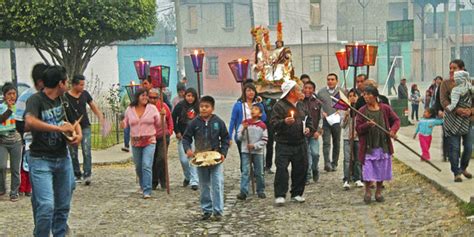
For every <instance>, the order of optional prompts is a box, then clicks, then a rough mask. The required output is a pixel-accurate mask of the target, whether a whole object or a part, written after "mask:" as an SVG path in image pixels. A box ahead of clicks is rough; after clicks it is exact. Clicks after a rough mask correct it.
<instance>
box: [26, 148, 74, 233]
mask: <svg viewBox="0 0 474 237" xmlns="http://www.w3.org/2000/svg"><path fill="white" fill-rule="evenodd" d="M28 165H29V168H30V181H31V186H32V188H33V190H32V191H33V192H32V196H31V204H32V207H33V217H34V223H35V229H34V235H35V236H49V234H50V232H52V234H53V236H65V235H66V226H67V219H68V216H69V210H70V208H71V197H72V184H73V183H74V181H73V179H72V178H71V177H72V172H73V171H72V163H71V160H70V159H69V158H68V157H59V158H47V157H32V156H30V157H29V158H28Z"/></svg>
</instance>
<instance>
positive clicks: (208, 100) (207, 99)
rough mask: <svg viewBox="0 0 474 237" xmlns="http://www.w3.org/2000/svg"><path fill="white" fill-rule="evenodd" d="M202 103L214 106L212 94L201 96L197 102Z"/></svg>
mask: <svg viewBox="0 0 474 237" xmlns="http://www.w3.org/2000/svg"><path fill="white" fill-rule="evenodd" d="M202 103H208V104H210V105H211V106H212V108H214V105H215V103H216V101H215V100H214V98H212V96H208V95H206V96H203V97H201V100H200V101H199V104H202Z"/></svg>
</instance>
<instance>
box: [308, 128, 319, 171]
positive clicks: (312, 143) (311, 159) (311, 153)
mask: <svg viewBox="0 0 474 237" xmlns="http://www.w3.org/2000/svg"><path fill="white" fill-rule="evenodd" d="M312 177H319V139H314V137H310V138H308V173H307V180H310V179H311V178H312Z"/></svg>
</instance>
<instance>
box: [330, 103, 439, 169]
mask: <svg viewBox="0 0 474 237" xmlns="http://www.w3.org/2000/svg"><path fill="white" fill-rule="evenodd" d="M332 99H333V100H336V101H339V100H338V99H337V98H334V97H332ZM341 101H342V102H344V104H346V105H347V106H349V108H350V109H351V110H353V111H354V112H356V113H357V114H359V115H360V116H361V117H362V118H364V119H365V120H367V121H372V120H371V119H370V118H369V117H367V116H365V114H363V113H361V112H360V111H359V110H357V109H356V108H354V107H352V106H351V105H350V104H348V103H347V102H346V101H344V100H341ZM375 126H376V127H377V128H378V129H380V130H382V131H383V132H385V133H386V134H389V135H390V132H389V131H388V130H387V129H385V128H384V127H382V126H380V125H379V124H377V123H375ZM393 140H395V141H397V142H398V143H400V144H402V145H403V146H404V147H405V148H407V149H408V150H409V151H411V152H412V153H413V154H415V155H416V156H418V157H420V158H421V160H422V161H424V162H426V163H428V164H429V165H431V167H433V168H435V169H436V170H437V171H439V172H441V169H440V168H439V167H438V166H436V165H435V164H433V163H432V162H431V161H429V160H426V159H424V158H423V156H422V155H420V154H419V153H418V152H416V151H415V150H413V149H412V148H411V147H409V146H408V145H407V144H405V143H403V142H402V141H400V139H398V138H397V137H395V138H393Z"/></svg>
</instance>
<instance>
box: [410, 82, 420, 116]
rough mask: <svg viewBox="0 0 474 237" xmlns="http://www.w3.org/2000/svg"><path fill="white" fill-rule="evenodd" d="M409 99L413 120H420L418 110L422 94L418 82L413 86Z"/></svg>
mask: <svg viewBox="0 0 474 237" xmlns="http://www.w3.org/2000/svg"><path fill="white" fill-rule="evenodd" d="M409 100H410V102H411V120H412V121H414V120H415V119H416V121H418V110H419V108H420V102H421V94H420V90H418V86H417V85H416V84H413V85H412V86H411V91H410V99H409Z"/></svg>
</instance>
